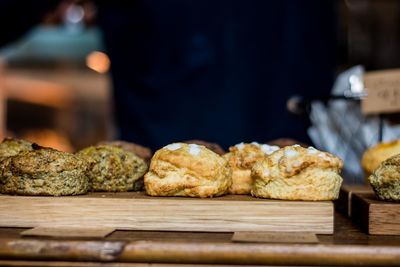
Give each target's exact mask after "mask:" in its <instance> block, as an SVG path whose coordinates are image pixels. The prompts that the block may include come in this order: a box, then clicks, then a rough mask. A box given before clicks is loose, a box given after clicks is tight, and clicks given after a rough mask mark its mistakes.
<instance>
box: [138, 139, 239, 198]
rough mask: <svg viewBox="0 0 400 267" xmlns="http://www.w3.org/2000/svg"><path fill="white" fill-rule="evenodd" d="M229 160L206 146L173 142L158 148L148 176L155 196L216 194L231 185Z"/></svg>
mask: <svg viewBox="0 0 400 267" xmlns="http://www.w3.org/2000/svg"><path fill="white" fill-rule="evenodd" d="M229 172H230V169H229V168H228V166H227V162H226V160H225V159H223V158H222V157H221V156H219V155H218V154H216V153H214V152H213V151H211V150H209V149H207V148H206V147H205V146H202V145H196V144H186V143H173V144H170V145H167V146H165V147H163V148H161V149H160V150H158V151H157V152H156V153H155V154H154V156H153V158H152V160H151V163H150V170H149V172H148V173H147V174H146V175H145V177H144V185H145V188H146V192H147V194H148V195H151V196H187V197H201V198H207V197H214V196H220V195H224V194H226V193H227V190H228V188H229V186H230V184H231V180H230V173H229Z"/></svg>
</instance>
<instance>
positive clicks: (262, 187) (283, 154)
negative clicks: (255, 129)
mask: <svg viewBox="0 0 400 267" xmlns="http://www.w3.org/2000/svg"><path fill="white" fill-rule="evenodd" d="M342 167H343V161H342V160H341V159H339V158H338V157H336V156H334V155H332V154H329V153H327V152H321V151H319V150H317V149H315V148H313V147H309V148H303V147H301V146H298V145H294V146H287V147H284V148H281V149H279V150H278V151H276V152H274V153H272V154H271V155H270V156H268V157H266V158H265V159H264V160H262V161H261V162H258V163H257V164H255V166H254V168H253V170H252V177H253V179H254V185H253V189H252V191H251V194H252V195H253V196H256V197H262V198H273V199H286V200H332V199H336V198H337V197H338V195H339V189H340V185H341V183H342V180H343V179H342V177H340V175H339V173H340V171H341V169H342Z"/></svg>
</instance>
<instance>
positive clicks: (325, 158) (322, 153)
mask: <svg viewBox="0 0 400 267" xmlns="http://www.w3.org/2000/svg"><path fill="white" fill-rule="evenodd" d="M318 157H320V158H322V159H324V160H329V157H328V156H327V155H326V153H324V152H320V153H318Z"/></svg>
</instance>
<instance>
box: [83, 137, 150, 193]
mask: <svg viewBox="0 0 400 267" xmlns="http://www.w3.org/2000/svg"><path fill="white" fill-rule="evenodd" d="M77 155H78V156H80V157H82V158H83V159H84V160H86V161H87V162H88V164H89V170H88V175H89V181H90V184H91V189H92V190H93V191H107V192H125V191H132V190H136V191H137V190H140V188H141V186H140V185H141V183H142V181H141V179H140V178H142V177H143V175H144V174H145V172H146V171H147V164H146V162H145V161H144V160H143V159H141V158H139V157H138V156H136V154H134V153H132V152H128V151H126V150H124V149H122V148H119V147H116V146H112V145H97V146H90V147H87V148H85V149H83V150H81V151H79V152H78V153H77Z"/></svg>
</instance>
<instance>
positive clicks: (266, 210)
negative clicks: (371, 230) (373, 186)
mask: <svg viewBox="0 0 400 267" xmlns="http://www.w3.org/2000/svg"><path fill="white" fill-rule="evenodd" d="M0 214H1V216H0V227H39V226H40V227H79V226H84V227H94V228H96V227H108V228H114V229H119V230H125V229H126V230H152V231H201V232H202V231H204V232H237V231H280V232H311V233H318V234H332V233H333V203H332V202H331V201H315V202H311V201H280V200H266V199H257V198H253V197H251V196H232V195H230V196H224V197H218V198H213V199H195V198H183V197H150V196H146V195H145V194H144V193H141V192H128V193H90V194H87V195H83V196H70V197H28V196H8V195H0Z"/></svg>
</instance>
